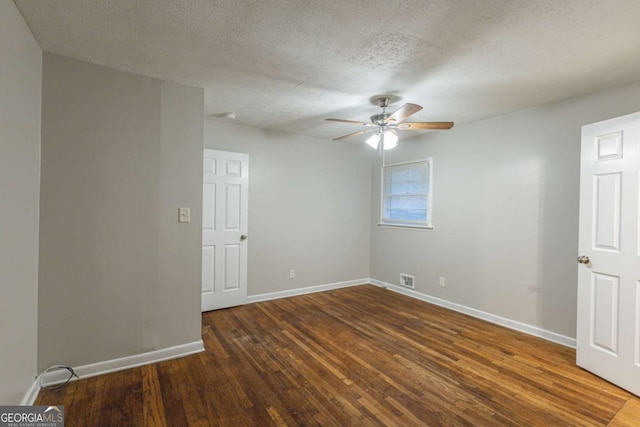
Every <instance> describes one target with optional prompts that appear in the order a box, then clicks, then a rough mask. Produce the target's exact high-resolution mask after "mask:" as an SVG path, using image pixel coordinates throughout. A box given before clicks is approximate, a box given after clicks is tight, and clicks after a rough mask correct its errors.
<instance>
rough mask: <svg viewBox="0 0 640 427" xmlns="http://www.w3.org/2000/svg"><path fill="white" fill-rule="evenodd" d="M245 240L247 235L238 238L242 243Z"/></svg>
mask: <svg viewBox="0 0 640 427" xmlns="http://www.w3.org/2000/svg"><path fill="white" fill-rule="evenodd" d="M245 240H247V235H246V234H243V235H242V236H240V241H241V242H244V241H245Z"/></svg>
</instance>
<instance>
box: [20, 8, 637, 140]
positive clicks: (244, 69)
mask: <svg viewBox="0 0 640 427" xmlns="http://www.w3.org/2000/svg"><path fill="white" fill-rule="evenodd" d="M15 3H16V5H17V6H18V8H19V10H20V11H21V13H22V15H23V16H24V18H25V20H26V22H27V24H28V25H29V27H30V28H31V30H32V32H33V34H34V36H35V37H36V39H37V40H38V42H39V43H40V46H41V47H42V49H43V50H45V51H47V52H54V53H57V54H60V55H64V56H68V57H72V58H78V59H82V60H86V61H89V62H93V63H97V64H103V65H106V66H109V67H113V68H116V69H120V70H125V71H131V72H134V73H137V74H142V75H147V76H152V77H158V78H161V79H165V80H170V81H176V82H180V83H184V84H188V85H193V86H199V87H204V88H205V102H206V113H207V114H213V115H216V114H218V115H219V114H220V113H224V112H230V111H232V112H235V113H236V114H237V119H236V120H235V122H236V123H239V124H243V125H249V126H255V127H260V128H265V129H274V130H281V131H285V132H292V133H297V134H303V135H308V136H314V137H319V138H325V139H330V138H333V137H336V136H340V135H342V134H345V133H349V132H353V131H356V130H359V129H358V127H357V126H355V125H345V124H336V123H326V122H324V121H323V119H324V118H326V117H337V118H344V119H354V120H368V117H369V115H371V114H373V113H376V112H377V110H378V108H377V107H375V106H373V105H371V103H370V99H371V97H372V96H373V95H376V94H394V95H397V96H398V97H400V99H401V101H399V102H398V103H396V104H394V105H396V106H399V105H401V104H402V103H404V102H412V103H416V104H420V105H422V106H423V107H424V110H422V111H420V112H419V113H417V114H415V115H414V116H413V117H412V118H411V121H443V120H452V121H455V122H456V123H457V124H462V123H465V122H470V121H474V120H478V119H482V118H486V117H491V116H496V115H499V114H503V113H506V112H510V111H515V110H519V109H523V108H526V107H530V106H534V105H539V104H543V103H546V102H549V101H553V100H557V99H561V98H566V97H570V96H573V95H578V94H582V93H586V92H591V91H594V90H597V89H601V88H605V87H609V86H613V85H618V84H622V83H626V82H630V81H634V80H640V1H639V0H428V1H427V0H406V1H388V0H387V1H382V0H349V1H345V0H320V1H303V0H228V1H227V0H222V1H215V0H182V1H175V0H156V1H153V0H55V1H52V0H15ZM390 110H391V111H393V108H391V109H390ZM214 119H215V118H214ZM217 120H225V121H227V120H229V119H225V118H217ZM406 132H409V131H406ZM413 135H415V131H414V133H413V134H412V136H413ZM408 136H409V135H408V134H407V133H405V134H404V137H405V138H406V137H408ZM358 138H360V139H363V137H357V138H353V139H355V140H358Z"/></svg>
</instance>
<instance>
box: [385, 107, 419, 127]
mask: <svg viewBox="0 0 640 427" xmlns="http://www.w3.org/2000/svg"><path fill="white" fill-rule="evenodd" d="M420 110H422V107H421V106H419V105H417V104H404V105H403V106H402V107H400V108H399V109H398V110H396V111H395V112H394V113H393V114H392V115H390V116H389V117H388V118H387V121H388V122H392V123H400V122H401V121H403V120H407V119H408V118H409V116H412V115H413V114H415V113H417V112H418V111H420Z"/></svg>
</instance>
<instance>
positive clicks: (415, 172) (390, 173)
mask: <svg viewBox="0 0 640 427" xmlns="http://www.w3.org/2000/svg"><path fill="white" fill-rule="evenodd" d="M383 182H384V185H383V188H382V192H383V194H382V197H383V199H382V200H383V206H382V217H383V218H384V220H385V221H387V222H391V223H393V222H394V221H397V222H399V223H402V222H403V221H406V222H412V223H423V224H427V223H428V218H429V209H430V207H429V206H428V203H429V197H428V194H429V191H430V182H429V161H421V162H414V163H408V164H402V165H395V166H385V167H384V168H383Z"/></svg>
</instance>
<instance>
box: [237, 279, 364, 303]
mask: <svg viewBox="0 0 640 427" xmlns="http://www.w3.org/2000/svg"><path fill="white" fill-rule="evenodd" d="M370 281H371V279H368V278H367V279H355V280H347V281H346V282H337V283H329V284H326V285H316V286H308V287H306V288H299V289H291V290H288V291H278V292H270V293H268V294H259V295H251V296H248V297H247V303H254V302H260V301H270V300H274V299H280V298H287V297H294V296H296V295H305V294H312V293H315V292H323V291H331V290H333V289H341V288H348V287H350V286H357V285H366V284H368V283H370Z"/></svg>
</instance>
